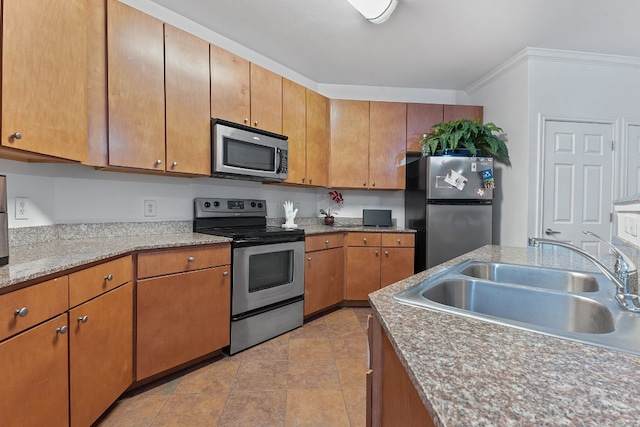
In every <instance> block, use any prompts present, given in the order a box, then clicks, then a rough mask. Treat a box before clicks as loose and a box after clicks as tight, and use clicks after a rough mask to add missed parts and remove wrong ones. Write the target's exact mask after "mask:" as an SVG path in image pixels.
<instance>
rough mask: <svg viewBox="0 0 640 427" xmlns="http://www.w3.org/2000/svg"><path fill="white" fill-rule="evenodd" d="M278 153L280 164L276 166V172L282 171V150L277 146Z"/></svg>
mask: <svg viewBox="0 0 640 427" xmlns="http://www.w3.org/2000/svg"><path fill="white" fill-rule="evenodd" d="M276 154H277V155H278V166H277V167H276V173H281V172H282V150H281V149H280V148H276Z"/></svg>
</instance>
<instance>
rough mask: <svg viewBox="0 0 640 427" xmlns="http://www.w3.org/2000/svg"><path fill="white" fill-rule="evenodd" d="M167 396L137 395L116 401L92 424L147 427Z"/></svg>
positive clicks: (106, 426) (109, 426)
mask: <svg viewBox="0 0 640 427" xmlns="http://www.w3.org/2000/svg"><path fill="white" fill-rule="evenodd" d="M169 397H170V396H169V395H162V394H138V395H135V396H131V397H127V398H124V399H120V400H118V401H117V402H116V403H114V404H113V405H112V406H111V408H110V409H109V411H107V412H106V413H105V414H103V415H102V417H101V418H100V419H99V420H98V421H97V422H96V423H95V424H94V426H99V427H111V426H113V427H142V426H145V427H146V426H149V425H151V422H152V421H153V420H154V419H155V418H156V416H157V415H158V413H159V412H160V410H161V409H162V407H163V406H164V404H165V403H166V401H167V400H168V399H169Z"/></svg>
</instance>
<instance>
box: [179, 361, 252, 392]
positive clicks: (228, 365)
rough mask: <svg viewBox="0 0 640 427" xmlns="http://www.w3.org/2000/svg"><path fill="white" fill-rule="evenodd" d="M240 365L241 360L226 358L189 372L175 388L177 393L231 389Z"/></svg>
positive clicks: (226, 390)
mask: <svg viewBox="0 0 640 427" xmlns="http://www.w3.org/2000/svg"><path fill="white" fill-rule="evenodd" d="M239 366H240V361H239V360H232V359H231V358H224V359H221V360H217V361H215V362H213V363H211V364H209V365H206V366H203V367H202V368H200V369H198V370H196V371H193V372H189V373H188V374H186V375H185V376H184V377H183V378H182V381H181V382H180V383H179V384H178V386H177V387H176V388H175V391H174V393H175V394H191V393H213V392H219V391H224V392H228V391H229V390H231V385H232V384H233V380H234V379H235V377H236V373H237V372H238V367H239Z"/></svg>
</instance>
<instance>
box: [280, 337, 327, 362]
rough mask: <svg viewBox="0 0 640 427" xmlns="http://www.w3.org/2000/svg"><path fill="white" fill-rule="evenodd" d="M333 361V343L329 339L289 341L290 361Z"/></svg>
mask: <svg viewBox="0 0 640 427" xmlns="http://www.w3.org/2000/svg"><path fill="white" fill-rule="evenodd" d="M294 359H333V350H332V348H331V341H329V340H328V339H309V338H303V339H292V340H290V341H289V360H294Z"/></svg>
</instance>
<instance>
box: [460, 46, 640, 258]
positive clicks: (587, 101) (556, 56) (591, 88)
mask: <svg viewBox="0 0 640 427" xmlns="http://www.w3.org/2000/svg"><path fill="white" fill-rule="evenodd" d="M467 92H468V93H469V98H470V100H471V102H472V103H473V104H481V105H484V117H485V120H486V121H493V122H495V123H497V124H498V125H500V126H502V127H503V128H505V130H506V131H507V133H508V145H509V149H510V153H512V161H513V166H512V168H503V169H502V170H501V174H502V177H501V179H500V183H499V184H498V185H500V186H501V191H502V195H501V197H502V199H503V203H502V204H501V206H500V210H501V212H500V218H499V222H500V224H499V230H500V236H499V240H497V241H496V243H500V244H502V245H512V246H524V245H526V238H527V236H528V235H541V233H542V226H541V217H540V216H541V215H540V212H541V200H540V187H541V184H542V179H543V178H542V176H541V171H542V167H541V159H540V144H541V137H540V131H541V123H542V120H543V119H544V118H555V119H569V120H575V121H581V120H587V121H590V120H601V121H607V122H613V123H615V127H616V134H617V135H618V136H617V138H616V139H617V141H616V142H617V144H618V145H617V148H616V155H615V165H614V170H615V179H614V181H615V182H614V189H613V198H614V200H615V199H618V198H621V197H625V196H628V195H630V194H628V191H629V190H628V188H631V186H628V185H627V180H628V176H631V175H630V174H631V173H632V172H633V171H631V170H630V168H629V167H628V166H627V157H628V156H627V155H628V154H629V153H633V152H635V153H636V154H637V152H638V143H637V141H635V140H630V139H629V140H627V134H628V132H627V131H626V129H627V127H628V126H629V125H630V124H634V123H635V124H637V123H638V122H639V121H640V106H639V105H638V102H637V100H638V99H639V97H640V60H639V59H638V58H629V57H618V56H612V55H599V54H590V53H579V52H565V51H550V50H545V49H531V48H527V49H524V50H523V51H522V52H520V53H518V54H517V55H515V56H514V57H513V58H511V59H509V60H508V61H506V62H505V63H504V64H501V65H500V66H498V67H497V68H496V69H495V70H494V71H493V72H491V73H489V74H488V75H487V76H485V77H484V78H483V79H481V80H480V81H478V82H476V83H475V84H474V85H472V86H471V87H469V88H467ZM612 232H615V230H612Z"/></svg>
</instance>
